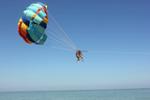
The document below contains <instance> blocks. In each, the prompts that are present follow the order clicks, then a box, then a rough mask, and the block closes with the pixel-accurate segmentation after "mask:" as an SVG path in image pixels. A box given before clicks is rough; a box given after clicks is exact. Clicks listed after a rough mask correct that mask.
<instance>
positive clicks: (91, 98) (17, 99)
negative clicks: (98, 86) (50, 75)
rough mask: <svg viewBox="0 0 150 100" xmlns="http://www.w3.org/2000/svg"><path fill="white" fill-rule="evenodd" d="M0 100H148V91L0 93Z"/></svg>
mask: <svg viewBox="0 0 150 100" xmlns="http://www.w3.org/2000/svg"><path fill="white" fill-rule="evenodd" d="M0 100H150V89H116V90H115V89H114V90H80V91H77V90H76V91H32V92H31V91H30V92H0Z"/></svg>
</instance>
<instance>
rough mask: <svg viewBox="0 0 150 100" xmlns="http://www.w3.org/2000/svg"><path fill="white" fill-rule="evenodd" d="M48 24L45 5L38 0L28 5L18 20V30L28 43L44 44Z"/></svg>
mask: <svg viewBox="0 0 150 100" xmlns="http://www.w3.org/2000/svg"><path fill="white" fill-rule="evenodd" d="M47 24H48V13H47V5H45V4H43V3H41V2H38V3H33V4H31V5H29V6H28V7H27V8H26V9H25V10H24V11H23V15H22V17H21V18H20V19H19V22H18V32H19V34H20V36H21V37H22V38H23V39H24V41H25V42H26V43H28V44H31V43H35V44H44V43H45V41H46V39H47V35H46V34H45V29H46V28H47Z"/></svg>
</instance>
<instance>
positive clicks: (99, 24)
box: [0, 0, 150, 91]
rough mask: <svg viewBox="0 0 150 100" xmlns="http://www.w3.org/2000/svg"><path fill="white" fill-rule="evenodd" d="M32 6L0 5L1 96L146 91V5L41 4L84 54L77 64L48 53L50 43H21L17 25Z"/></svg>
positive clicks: (59, 0) (116, 0)
mask: <svg viewBox="0 0 150 100" xmlns="http://www.w3.org/2000/svg"><path fill="white" fill-rule="evenodd" d="M42 1H43V0H42ZM33 2H37V1H36V0H35V1H33V0H13V1H8V0H2V1H1V4H0V5H1V9H0V12H1V15H0V20H1V24H0V29H1V32H0V33H1V37H0V51H1V52H0V91H16V90H64V89H65V90H66V89H67V90H68V89H111V88H113V89H114V88H150V73H149V72H150V61H149V60H150V45H149V44H150V28H149V27H150V6H149V5H150V1H148V0H45V1H44V3H46V4H47V5H48V10H49V13H52V14H53V16H54V17H55V18H56V19H57V21H58V22H59V23H60V25H61V26H62V27H63V28H64V30H65V31H66V32H67V33H68V35H69V36H70V38H71V39H72V40H73V41H74V42H75V43H76V45H77V46H78V47H80V48H81V49H84V50H88V52H86V53H84V55H85V60H84V62H81V63H77V62H76V58H75V56H74V53H72V52H67V51H63V50H57V49H53V48H51V45H50V44H51V43H50V40H47V42H46V43H45V45H43V46H37V45H34V44H33V45H28V44H26V43H25V42H24V41H23V40H22V38H20V36H19V35H18V32H17V23H18V20H19V18H20V16H21V15H22V11H23V10H24V9H25V7H27V6H28V5H29V4H31V3H33ZM38 2H39V1H38Z"/></svg>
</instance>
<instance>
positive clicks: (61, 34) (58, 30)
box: [51, 23, 75, 50]
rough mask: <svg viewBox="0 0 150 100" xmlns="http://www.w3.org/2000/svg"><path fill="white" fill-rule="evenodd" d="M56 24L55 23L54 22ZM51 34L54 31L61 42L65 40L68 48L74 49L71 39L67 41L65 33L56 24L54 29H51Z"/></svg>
mask: <svg viewBox="0 0 150 100" xmlns="http://www.w3.org/2000/svg"><path fill="white" fill-rule="evenodd" d="M54 24H55V25H56V23H54ZM52 30H53V31H52ZM51 31H52V32H51V34H52V33H54V34H55V35H57V36H56V37H58V38H59V40H61V41H62V42H65V44H66V45H68V46H69V47H70V48H72V49H74V50H75V47H74V44H72V43H71V41H69V40H68V39H67V38H66V37H65V35H64V34H63V32H62V31H61V30H60V29H59V28H58V26H57V25H56V29H51Z"/></svg>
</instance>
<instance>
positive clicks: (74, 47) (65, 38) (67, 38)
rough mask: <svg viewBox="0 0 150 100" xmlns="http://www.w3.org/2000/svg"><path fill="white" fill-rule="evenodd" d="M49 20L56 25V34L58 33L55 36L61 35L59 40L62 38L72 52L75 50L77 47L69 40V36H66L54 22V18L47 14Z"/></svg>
mask: <svg viewBox="0 0 150 100" xmlns="http://www.w3.org/2000/svg"><path fill="white" fill-rule="evenodd" d="M49 19H51V20H52V21H53V23H54V24H55V25H56V29H57V32H58V31H60V32H58V33H57V34H59V35H62V37H61V39H62V38H63V39H64V40H65V41H66V43H67V44H68V45H70V47H71V48H72V49H73V50H76V49H77V47H76V45H75V43H74V42H73V41H72V40H71V39H70V38H69V36H68V35H67V33H66V32H65V31H64V30H63V28H62V27H61V26H60V25H59V24H58V22H57V21H56V20H55V18H54V17H53V16H52V15H50V14H49Z"/></svg>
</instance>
